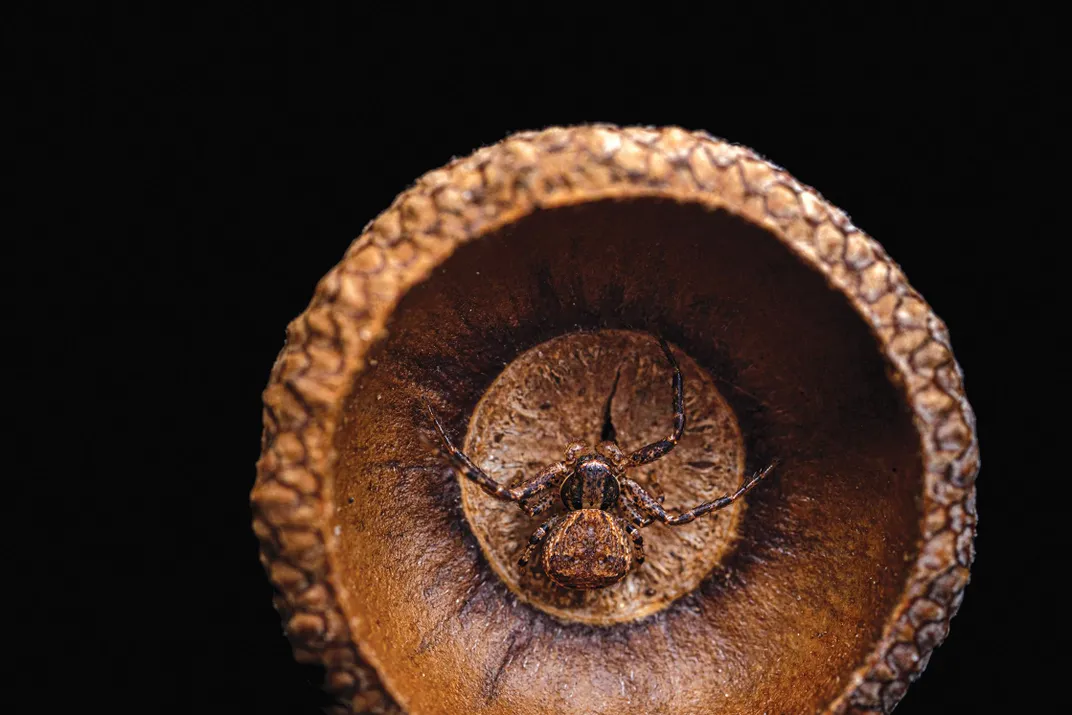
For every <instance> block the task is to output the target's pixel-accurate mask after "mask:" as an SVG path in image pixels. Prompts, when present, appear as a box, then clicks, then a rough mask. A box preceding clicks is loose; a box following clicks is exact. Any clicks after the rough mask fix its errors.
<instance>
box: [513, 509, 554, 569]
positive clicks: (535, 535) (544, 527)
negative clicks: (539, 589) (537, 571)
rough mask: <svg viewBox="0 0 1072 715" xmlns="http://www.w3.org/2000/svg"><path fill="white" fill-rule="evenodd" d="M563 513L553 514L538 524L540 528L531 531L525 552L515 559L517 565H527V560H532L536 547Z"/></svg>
mask: <svg viewBox="0 0 1072 715" xmlns="http://www.w3.org/2000/svg"><path fill="white" fill-rule="evenodd" d="M562 517H563V515H562V514H559V515H558V516H553V517H551V518H550V519H548V520H547V521H545V522H544V523H542V524H540V528H538V529H536V531H534V532H532V536H530V537H529V545H528V547H526V549H525V553H523V554H522V555H521V558H520V559H518V560H517V565H518V566H521V567H525V566H528V563H529V561H531V560H532V555H533V554H534V553H536V549H538V548H539V547H540V544H541V543H543V540H544V539H546V538H547V535H548V534H550V533H551V531H552V530H553V529H554V528H555V525H556V524H558V522H559V521H560V520H561V519H562Z"/></svg>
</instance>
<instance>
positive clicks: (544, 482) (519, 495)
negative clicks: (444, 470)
mask: <svg viewBox="0 0 1072 715" xmlns="http://www.w3.org/2000/svg"><path fill="white" fill-rule="evenodd" d="M425 407H426V408H427V409H428V414H429V415H431V417H432V424H434V425H435V429H436V432H438V433H439V437H440V439H442V440H443V444H444V446H445V447H446V448H447V452H448V453H449V454H450V459H451V462H452V463H453V464H454V468H455V469H457V470H458V471H459V472H461V474H462V475H463V476H464V477H465V478H466V479H468V480H470V481H472V482H475V483H476V484H477V486H479V487H480V488H481V489H483V490H484V491H485V492H487V493H488V494H490V495H491V496H493V497H495V498H497V499H502V500H504V501H516V502H519V501H521V500H522V499H528V498H529V497H532V496H534V495H536V494H538V493H540V492H542V491H543V490H545V489H547V488H548V487H550V486H553V485H554V484H555V483H557V482H560V481H561V480H562V479H565V477H566V476H567V475H568V474H569V471H570V470H569V467H568V466H567V464H566V462H555V463H554V464H550V465H548V466H546V467H544V468H543V469H542V470H541V471H540V473H539V474H537V475H536V476H535V477H533V478H532V479H530V480H529V481H527V482H525V483H524V484H523V485H521V486H520V487H517V488H514V489H507V488H506V487H504V486H503V485H501V484H499V483H498V482H496V481H495V480H494V479H492V478H491V477H489V476H488V475H487V474H485V473H484V470H482V469H481V468H480V467H478V466H476V465H475V464H474V463H473V460H471V459H469V457H468V456H466V454H465V453H464V452H462V451H461V450H460V449H458V448H457V447H455V446H454V444H453V443H452V442H451V441H450V438H449V437H447V433H446V431H445V430H444V429H443V425H442V424H440V422H439V418H438V417H436V414H435V412H434V411H433V410H432V407H431V405H428V404H425ZM522 508H524V507H522Z"/></svg>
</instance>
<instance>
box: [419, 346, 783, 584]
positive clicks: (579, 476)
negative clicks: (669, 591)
mask: <svg viewBox="0 0 1072 715" xmlns="http://www.w3.org/2000/svg"><path fill="white" fill-rule="evenodd" d="M659 344H660V345H661V346H662V349H663V353H665V354H666V359H667V360H669V362H670V365H671V367H673V369H674V376H673V381H672V387H673V400H674V429H673V431H672V432H671V433H670V435H669V436H668V437H667V438H666V439H662V440H659V441H658V442H653V443H652V444H649V445H647V446H645V447H641V448H640V449H638V450H636V451H635V452H633V453H632V454H630V455H629V456H628V457H627V456H626V455H625V454H624V453H623V452H622V450H621V449H620V448H619V447H618V445H617V444H616V443H615V442H614V441H603V442H601V443H600V444H599V445H598V446H597V447H596V448H595V450H592V449H589V447H588V445H586V444H585V443H583V442H571V443H570V444H569V445H568V446H567V447H566V453H565V459H563V460H562V461H561V462H555V463H554V464H551V465H548V466H547V467H545V468H544V469H543V470H541V471H540V472H539V473H538V474H537V475H536V476H534V477H533V478H531V479H529V480H528V481H526V482H525V483H523V484H522V485H521V486H519V487H516V488H514V489H507V488H506V487H504V486H502V485H501V484H499V483H498V482H496V481H495V480H493V479H492V478H491V477H489V476H488V475H487V474H485V473H484V471H483V470H482V469H480V467H478V466H476V464H474V463H473V461H472V460H471V459H469V457H467V456H466V455H465V454H464V453H463V452H461V451H460V450H459V449H457V448H456V447H455V446H454V445H453V444H452V443H451V441H450V438H449V437H447V434H446V432H445V431H444V430H443V425H442V424H440V422H439V418H438V417H437V416H436V414H435V412H434V411H433V410H432V408H431V406H430V405H428V404H427V403H426V405H425V406H426V408H427V409H428V413H429V415H430V416H431V418H432V422H433V424H434V425H435V429H436V432H438V433H439V436H440V438H441V439H442V440H443V444H444V445H445V447H446V449H447V451H448V452H449V454H450V458H451V461H452V462H453V465H454V467H455V468H456V469H457V470H458V471H459V472H460V473H461V474H462V475H463V476H465V477H466V478H467V479H470V480H472V481H473V482H475V483H476V484H477V485H478V486H479V487H480V488H481V489H483V490H484V491H485V492H486V493H487V494H489V495H491V496H493V497H495V498H497V499H503V500H506V501H512V502H517V504H518V506H519V507H520V508H521V510H522V511H524V512H525V513H526V514H528V515H529V516H538V515H539V514H542V513H543V512H544V511H546V510H547V509H548V508H550V507H551V506H552V505H553V504H554V501H555V493H554V489H555V488H556V487H557V488H558V493H559V498H560V499H561V500H562V504H563V506H564V507H565V509H566V511H565V513H563V514H559V515H558V516H554V517H551V518H550V519H548V520H547V521H545V522H544V523H543V524H541V525H540V527H539V528H538V529H536V531H535V532H533V534H532V536H531V538H530V539H529V544H528V547H527V548H526V549H525V552H524V554H523V555H522V556H521V558H520V560H519V561H518V564H519V565H520V566H521V567H522V568H524V567H525V566H527V565H528V563H529V561H531V559H532V556H533V554H535V552H536V549H537V548H539V546H540V544H541V543H543V542H544V541H545V540H546V542H547V543H546V545H545V546H544V549H543V568H544V571H545V572H546V574H547V575H548V577H550V578H551V580H552V581H554V582H555V583H557V584H558V585H560V586H564V587H566V588H570V589H577V590H585V591H587V590H592V589H597V588H604V587H606V586H609V585H611V584H614V583H616V582H618V581H620V580H622V579H623V578H625V576H626V574H627V573H629V570H630V569H631V568H633V566H634V564H635V565H640V564H642V563H644V539H643V537H642V536H641V535H640V529H642V528H644V527H645V526H647V525H649V524H651V523H652V522H653V521H660V522H662V523H663V524H666V525H667V526H679V525H681V524H688V523H689V522H691V521H693V520H694V519H696V518H698V517H701V516H703V515H704V514H707V513H709V512H712V511H717V510H719V509H723V508H725V507H727V506H729V505H730V504H732V503H733V502H735V501H737V500H738V499H740V498H741V497H742V496H743V495H744V494H746V493H747V492H748V491H749V490H750V489H752V487H754V486H756V484H758V483H759V482H760V481H761V480H762V479H763V478H764V477H765V476H767V474H769V473H770V471H771V470H772V469H774V467H775V465H776V464H777V460H775V461H774V462H772V463H771V464H770V465H769V466H767V467H766V468H765V469H761V470H760V471H758V472H756V473H755V474H753V475H752V477H751V478H750V479H749V480H748V481H746V482H745V483H744V484H743V485H742V486H741V487H740V488H739V489H738V490H737V491H735V492H734V493H733V494H727V495H726V496H722V497H719V498H718V499H715V500H713V501H707V502H704V503H702V504H700V505H699V506H697V507H695V508H693V509H690V510H688V511H686V512H684V513H681V514H677V515H674V514H668V513H667V512H666V510H664V509H663V507H662V504H661V503H660V502H661V501H662V497H660V498H658V499H657V498H655V497H653V496H652V495H651V494H649V493H648V492H647V491H646V490H645V489H644V488H643V487H642V486H640V485H639V484H637V483H636V482H635V481H633V480H632V479H629V478H628V477H627V476H626V471H627V470H629V469H632V468H634V467H639V466H641V465H644V464H650V463H651V462H654V461H655V460H657V459H659V458H660V457H663V456H665V455H666V454H668V453H669V452H670V450H672V449H673V448H674V446H675V445H676V444H677V443H678V440H680V439H681V435H682V434H683V433H684V431H685V388H684V382H683V380H682V377H681V370H680V368H679V367H678V364H677V360H676V359H675V358H674V355H673V353H672V352H670V346H669V345H668V344H667V342H666V340H664V339H662V338H660V339H659ZM603 436H604V437H606V434H604V435H603ZM615 507H617V509H618V512H619V514H614V513H613V512H612V510H613V509H615ZM623 517H625V518H623ZM627 536H628V538H627ZM630 541H632V545H631V547H630V543H629V542H630Z"/></svg>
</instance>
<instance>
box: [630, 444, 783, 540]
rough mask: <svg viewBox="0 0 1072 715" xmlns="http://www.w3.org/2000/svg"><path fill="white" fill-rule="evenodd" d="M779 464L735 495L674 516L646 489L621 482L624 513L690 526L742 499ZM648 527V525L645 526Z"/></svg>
mask: <svg viewBox="0 0 1072 715" xmlns="http://www.w3.org/2000/svg"><path fill="white" fill-rule="evenodd" d="M777 464H778V460H775V461H773V462H771V463H770V465H769V466H767V467H766V468H765V469H761V470H759V471H758V472H756V473H755V474H753V475H752V477H751V479H749V480H748V481H747V482H745V483H744V484H742V485H741V488H740V489H738V490H737V491H735V492H734V493H733V494H728V495H726V496H722V497H719V498H718V499H714V500H712V501H707V502H704V503H703V504H700V505H699V506H697V507H695V508H693V509H690V510H689V511H686V512H685V513H683V514H678V515H677V516H672V515H670V514H667V513H666V510H665V509H663V507H662V504H660V503H659V502H658V501H657V500H656V499H655V498H654V497H653V496H651V494H648V492H647V491H645V490H644V487H642V486H640V485H639V484H637V483H636V482H634V481H633V480H632V479H622V480H621V487H622V493H621V500H622V502H623V503H624V505H625V506H624V511H626V512H632V513H633V514H640V515H642V516H643V517H646V518H647V523H649V524H650V523H651V521H652V520H657V521H661V522H662V523H664V524H666V525H667V526H679V525H681V524H688V523H689V522H690V521H693V520H694V519H696V518H697V517H700V516H703V515H704V514H707V513H708V512H712V511H717V510H719V509H724V508H726V507H728V506H729V505H730V504H732V503H733V502H735V501H737V500H738V499H740V498H741V497H742V496H744V495H745V494H746V493H748V491H749V490H750V489H751V488H752V487H754V486H756V485H757V484H759V483H760V481H762V480H763V478H764V477H765V476H767V475H768V474H770V472H771V470H773V469H774V467H775V466H776V465H777ZM644 525H646V524H644Z"/></svg>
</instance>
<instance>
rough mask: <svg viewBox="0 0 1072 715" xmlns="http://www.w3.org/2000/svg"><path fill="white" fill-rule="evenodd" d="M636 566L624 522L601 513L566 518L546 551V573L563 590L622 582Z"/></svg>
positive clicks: (582, 511) (584, 512)
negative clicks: (563, 588) (632, 567)
mask: <svg viewBox="0 0 1072 715" xmlns="http://www.w3.org/2000/svg"><path fill="white" fill-rule="evenodd" d="M632 562H633V550H632V545H631V544H630V542H629V538H628V536H627V535H626V532H625V529H624V528H623V526H622V524H621V523H620V519H618V518H617V517H615V516H614V515H613V514H610V513H608V512H606V511H603V510H601V509H580V510H578V511H573V512H570V513H568V514H566V515H565V516H564V517H563V518H562V522H561V523H560V524H559V525H558V526H557V527H556V528H555V530H554V531H553V532H552V533H551V535H550V536H549V537H548V540H547V544H546V545H545V546H544V550H543V569H544V571H545V572H546V573H547V575H548V577H550V579H551V580H552V581H554V582H555V583H557V584H559V585H560V586H565V587H566V588H573V589H578V590H590V589H595V588H603V587H604V586H609V585H610V584H612V583H615V582H617V581H620V580H621V579H622V578H624V577H625V575H626V574H627V573H628V572H629V569H630V567H631V566H632Z"/></svg>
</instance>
